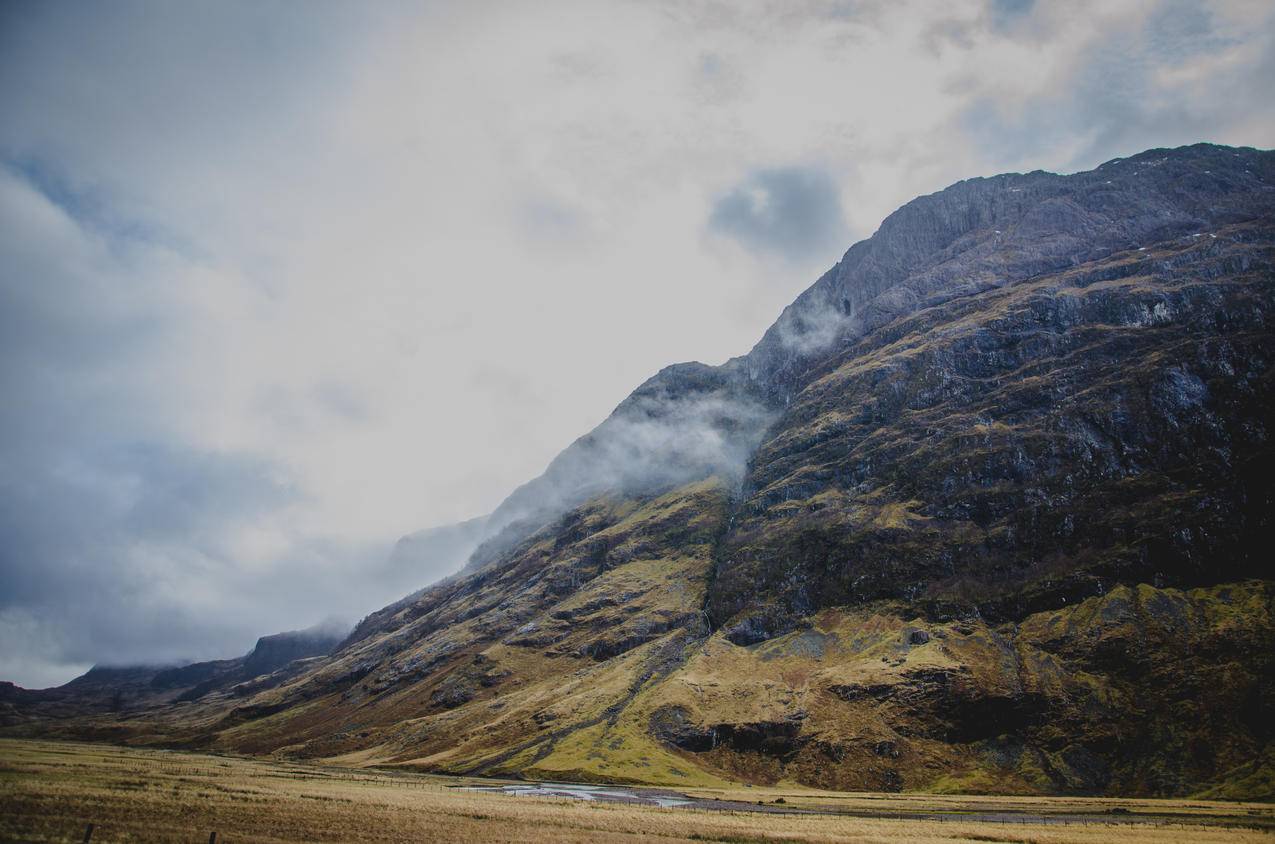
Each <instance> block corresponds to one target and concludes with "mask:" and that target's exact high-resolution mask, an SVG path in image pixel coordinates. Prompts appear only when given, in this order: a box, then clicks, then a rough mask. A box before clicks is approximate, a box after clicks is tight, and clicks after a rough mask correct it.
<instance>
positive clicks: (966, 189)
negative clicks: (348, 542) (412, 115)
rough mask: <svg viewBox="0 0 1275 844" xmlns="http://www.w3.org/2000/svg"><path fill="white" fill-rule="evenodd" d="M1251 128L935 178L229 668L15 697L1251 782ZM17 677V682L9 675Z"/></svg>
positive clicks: (1192, 781)
mask: <svg viewBox="0 0 1275 844" xmlns="http://www.w3.org/2000/svg"><path fill="white" fill-rule="evenodd" d="M1273 312H1275V153H1272V152H1267V151H1258V150H1254V149H1248V148H1227V147H1218V146H1212V145H1203V144H1202V145H1196V146H1192V147H1185V148H1181V149H1175V150H1150V151H1148V152H1145V153H1142V154H1139V155H1137V156H1134V157H1132V158H1128V159H1118V160H1115V161H1111V162H1107V163H1106V164H1104V165H1102V166H1101V167H1098V168H1097V169H1095V170H1093V171H1089V172H1084V173H1077V174H1072V175H1065V176H1064V175H1056V174H1052V173H1045V172H1034V173H1028V174H1007V175H1001V176H995V177H992V178H980V179H971V180H968V181H964V182H960V183H957V184H955V185H952V186H951V187H949V188H947V189H945V190H943V191H940V192H938V193H936V194H932V195H930V196H924V197H920V198H918V199H916V200H913V201H912V202H910V203H908V204H907V205H905V206H903V207H902V208H900V209H899V210H898V211H896V212H895V213H893V214H891V215H890V216H889V217H888V218H887V219H886V220H885V221H884V222H883V223H882V225H881V227H880V229H879V230H878V231H877V232H876V233H875V234H874V235H873V236H872V237H871V238H868V239H867V240H864V241H862V242H860V243H857V244H855V245H854V246H853V247H851V248H850V250H849V251H848V252H847V253H846V254H845V256H844V257H843V258H842V260H841V261H840V262H839V263H838V264H837V265H836V266H835V267H833V268H832V269H831V270H829V271H828V272H827V273H826V274H825V275H824V276H823V277H821V278H820V279H819V280H818V281H816V282H815V284H814V285H813V286H812V287H810V288H809V289H808V290H807V291H806V292H805V293H803V294H802V295H801V296H800V297H798V299H797V300H796V301H795V302H794V303H793V304H792V305H791V306H789V307H788V308H787V309H786V310H785V311H784V312H783V314H782V315H781V316H780V318H779V319H778V321H777V322H776V323H775V324H774V325H773V326H772V327H771V328H770V329H769V330H768V331H767V332H766V334H765V335H764V336H763V337H762V339H761V340H760V342H759V343H758V344H757V345H756V346H755V347H754V348H753V349H752V351H750V352H749V353H748V354H746V355H744V356H742V357H739V358H735V359H733V360H731V361H729V362H727V363H726V364H724V365H722V366H719V367H710V366H705V365H702V364H697V363H689V364H678V365H676V366H672V367H669V368H667V369H664V370H662V371H661V372H659V373H658V374H656V375H655V376H654V377H652V378H651V379H650V380H648V381H647V382H646V383H645V384H643V385H641V386H640V387H639V388H638V389H637V390H636V391H635V392H634V393H633V394H632V395H631V396H630V397H629V398H628V399H626V400H625V401H624V402H623V403H622V404H621V405H620V406H619V407H618V408H617V409H616V410H615V412H614V413H613V414H612V415H611V416H610V417H609V418H608V419H607V420H606V421H605V422H603V423H602V425H600V426H599V427H598V428H597V429H595V430H594V431H592V432H591V433H589V434H587V435H586V436H584V437H582V438H581V439H580V440H577V441H576V442H575V443H574V444H572V445H571V446H570V447H569V448H568V449H566V450H565V451H564V452H563V453H562V454H561V455H560V456H559V457H558V458H557V459H555V460H554V461H553V463H552V464H551V465H550V466H549V468H548V469H547V470H546V472H545V473H544V474H543V475H542V476H541V477H539V478H537V479H535V480H533V481H531V482H529V483H528V484H526V485H525V486H523V487H522V488H520V489H519V490H517V491H515V492H514V493H513V494H512V495H511V496H510V498H509V499H508V500H507V501H506V502H505V503H504V504H502V505H501V507H500V508H498V509H497V510H496V511H495V512H494V513H493V514H492V515H491V516H489V517H486V518H485V520H484V522H483V528H482V530H483V534H484V536H485V537H486V538H485V541H483V543H482V544H481V545H479V546H478V547H477V550H475V551H474V552H473V554H472V555H471V556H470V558H469V561H468V563H467V564H466V566H465V568H464V569H463V570H462V571H461V572H460V573H459V574H457V575H456V576H454V577H451V578H449V579H447V580H445V581H443V582H441V583H439V584H437V585H435V586H433V587H430V588H427V589H424V590H422V591H420V592H418V593H415V594H413V595H411V596H409V597H408V598H405V599H404V600H402V601H399V602H396V603H395V604H393V605H391V606H390V607H387V608H386V609H384V610H382V611H380V612H378V613H374V614H372V615H371V616H369V617H368V618H366V619H364V621H363V622H362V623H360V624H359V625H358V627H356V628H355V630H354V631H353V633H351V635H350V636H349V637H348V638H347V639H346V640H345V641H344V642H343V643H342V644H341V645H340V646H339V647H338V648H337V649H336V650H335V651H333V652H332V653H331V654H329V655H327V656H325V657H323V658H321V659H316V660H314V661H313V662H312V663H307V664H305V665H304V667H303V668H302V669H301V670H299V671H297V672H296V673H295V674H292V675H290V676H288V677H286V678H285V679H283V680H282V681H281V682H279V683H275V684H271V685H270V687H268V688H266V687H263V688H261V689H259V690H252V691H250V692H249V693H247V694H245V695H243V696H238V697H237V696H235V695H232V694H229V693H227V692H225V691H221V692H218V693H215V694H209V695H205V696H203V697H201V698H199V699H188V700H184V701H173V702H171V703H167V704H165V705H164V706H160V707H155V708H152V709H150V710H148V711H146V712H145V713H139V714H136V715H127V714H125V715H123V716H121V715H120V714H118V713H110V714H105V715H96V716H94V717H92V718H87V719H79V720H76V719H71V720H70V721H68V722H64V723H59V724H51V723H49V722H40V723H36V722H24V723H23V724H21V725H19V726H18V727H14V728H11V729H10V731H13V730H19V731H28V732H30V731H38V732H43V733H46V734H47V733H50V732H52V733H55V734H68V735H69V734H84V733H85V732H86V731H91V730H103V729H108V728H109V729H111V730H114V731H115V732H114V733H113V735H117V736H119V737H121V738H123V739H125V740H130V741H136V742H149V743H162V744H180V745H187V746H199V747H212V748H218V749H225V750H235V751H241V752H250V753H267V752H269V753H276V752H284V753H287V754H290V755H295V756H300V757H309V758H322V759H332V760H339V761H341V762H344V763H347V764H379V765H405V766H411V767H416V768H421V769H426V770H433V771H446V772H455V773H475V774H503V775H511V776H525V777H543V778H554V779H586V780H613V781H632V782H658V783H668V784H674V785H676V784H686V785H690V784H705V783H714V782H721V781H723V780H734V781H740V780H742V781H749V782H774V781H777V780H781V779H783V780H788V781H796V782H801V783H807V784H810V785H817V786H823V787H832V788H841V789H876V790H898V789H927V790H940V791H945V790H946V791H998V792H1019V793H1095V794H1131V795H1184V794H1207V795H1211V796H1221V797H1266V798H1269V797H1272V796H1275V751H1273V750H1272V749H1271V745H1270V739H1271V731H1272V727H1271V725H1272V724H1273V723H1275V718H1273V716H1275V664H1273V661H1275V656H1273V655H1275V615H1273V611H1275V606H1273V601H1275V582H1273V581H1272V571H1271V567H1270V563H1269V560H1268V558H1269V552H1266V553H1264V552H1263V550H1262V549H1263V548H1265V547H1269V546H1270V544H1271V541H1272V539H1275V537H1273V536H1272V525H1271V515H1270V514H1271V512H1272V504H1273V503H1275V502H1273V501H1272V497H1273V496H1272V491H1273V484H1272V481H1271V478H1272V477H1275V461H1273V459H1272V458H1273V452H1272V445H1271V442H1270V436H1271V432H1272V431H1275V418H1272V416H1273V415H1275V368H1273V362H1275V333H1273V332H1272V326H1271V319H1272V317H1271V314H1272V313H1273ZM15 705H17V706H21V704H15Z"/></svg>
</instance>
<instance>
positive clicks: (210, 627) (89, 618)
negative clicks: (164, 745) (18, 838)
mask: <svg viewBox="0 0 1275 844" xmlns="http://www.w3.org/2000/svg"><path fill="white" fill-rule="evenodd" d="M1273 14H1275V6H1272V4H1271V3H1269V2H1268V0H1256V2H1251V3H1245V2H1235V3H1216V4H1197V3H1192V2H1116V0H1102V1H1101V2H1094V3H1083V2H1060V3H1056V4H1050V3H1044V2H1037V3H1034V4H1033V3H1032V2H1030V0H996V1H995V2H980V1H977V0H969V2H943V3H935V2H928V0H925V1H924V2H916V3H907V2H894V1H893V0H892V2H884V3H872V2H848V1H847V2H814V3H806V4H801V3H794V2H780V3H775V4H763V3H734V2H722V3H683V2H671V3H657V2H650V3H604V2H598V0H588V2H581V3H569V2H548V3H540V2H535V3H532V2H519V3H514V2H511V3H504V4H501V3H476V2H452V3H424V2H421V3H408V4H393V3H389V2H378V3H355V2H349V3H344V4H322V3H316V2H309V1H308V0H307V2H301V0H295V2H251V3H233V2H216V3H211V2H209V3H190V2H159V1H158V0H156V2H150V3H124V2H94V3H82V2H75V3H62V2H44V1H43V0H31V1H30V2H21V1H19V2H14V1H13V0H10V2H6V3H4V4H3V5H2V6H0V377H2V378H3V384H2V386H3V391H4V392H3V401H2V402H0V679H10V680H14V681H17V682H19V683H20V684H23V685H27V686H32V687H39V686H46V685H50V684H55V683H60V682H63V681H65V680H67V679H70V678H71V677H73V676H74V675H76V674H77V673H79V672H81V671H83V670H84V669H85V668H87V667H88V665H90V664H92V663H94V662H111V663H126V662H140V661H170V660H178V659H193V658H210V657H222V656H230V655H234V654H236V653H242V652H244V651H246V650H247V649H248V648H249V647H250V646H251V644H252V642H253V640H254V639H255V637H256V636H258V635H260V634H264V633H272V632H276V631H278V630H284V629H291V628H296V627H303V626H307V625H309V624H312V623H315V622H317V621H319V620H321V619H323V618H325V617H328V616H333V615H335V616H339V617H344V618H346V619H350V620H354V619H357V617H358V616H360V615H362V614H363V613H366V612H368V611H370V610H372V609H375V608H376V607H378V606H380V605H381V604H382V603H384V602H386V601H388V600H391V599H393V598H395V597H398V596H399V595H400V594H402V593H404V592H406V591H410V590H411V589H413V588H415V587H417V586H420V585H423V584H424V583H426V582H428V581H430V580H432V579H434V578H435V577H437V576H438V575H439V574H441V572H437V571H430V570H420V571H402V570H395V569H393V568H392V567H389V566H387V565H386V564H385V562H384V561H385V558H386V553H387V551H388V549H389V547H390V545H391V544H392V542H393V541H394V539H396V538H397V537H398V536H399V535H401V534H404V533H407V532H409V531H413V530H417V529H420V528H423V527H428V526H431V525H436V524H442V523H447V522H451V521H456V520H459V519H462V518H466V517H470V516H475V515H479V514H482V513H485V512H488V511H490V510H491V509H492V508H494V507H495V506H496V505H497V504H498V503H499V502H500V500H501V499H502V498H503V497H504V496H505V495H506V494H507V493H508V492H509V491H510V490H512V489H513V487H515V486H516V485H517V484H519V483H521V482H523V481H526V480H528V479H529V478H531V477H533V476H535V475H537V474H538V473H539V472H541V471H542V470H543V469H544V467H545V465H546V464H547V463H548V461H549V460H550V459H551V458H552V457H553V456H554V455H555V454H556V453H557V452H558V451H559V450H560V449H562V448H563V447H564V446H566V445H567V444H568V443H569V442H571V440H573V439H574V438H575V437H577V436H579V435H580V434H582V433H584V432H585V431H587V430H588V429H589V428H591V427H592V426H593V425H595V424H597V423H598V422H599V421H601V420H602V419H603V418H604V417H605V416H606V415H607V413H608V412H609V411H610V410H611V409H612V407H614V405H616V404H617V403H618V402H619V401H620V400H621V399H623V398H624V397H625V395H627V394H628V392H629V391H630V390H631V389H632V388H633V387H635V386H636V385H637V384H638V383H640V382H641V381H642V380H644V379H645V378H647V377H648V376H650V375H651V374H653V373H654V372H655V371H656V370H658V369H660V368H661V367H663V366H664V365H666V364H669V363H672V362H676V361H683V360H701V361H705V362H708V363H720V362H722V361H723V360H725V359H726V358H728V357H731V356H733V355H736V354H740V353H743V352H746V351H747V350H748V349H749V347H750V346H751V345H752V343H753V342H755V341H756V340H757V339H758V338H759V337H760V335H761V333H762V332H763V330H764V329H765V328H766V327H767V325H769V324H770V322H771V321H772V320H773V319H774V318H775V317H776V316H777V315H778V313H779V311H780V310H781V309H782V307H783V306H784V305H785V304H787V303H788V302H789V301H791V300H792V299H793V297H794V296H795V295H796V294H797V293H798V292H800V291H801V290H802V289H803V288H804V287H806V286H807V285H809V284H810V283H811V282H812V281H813V280H814V279H815V278H816V277H817V276H818V275H819V274H820V273H821V272H822V271H824V270H825V269H827V268H828V267H829V266H831V265H832V264H833V263H834V262H835V261H836V260H837V259H838V258H839V257H840V255H841V253H842V252H843V251H844V250H845V249H846V248H847V247H848V246H849V245H850V244H851V243H852V242H853V241H855V240H857V239H860V238H862V237H866V236H868V235H870V234H871V233H872V232H873V230H874V229H875V228H876V226H877V225H878V223H879V222H880V221H881V219H882V217H884V216H885V215H886V214H887V213H889V212H890V211H891V210H893V209H894V208H896V207H897V206H898V205H900V204H902V203H903V202H905V201H907V200H908V199H910V198H912V197H913V196H915V195H917V194H921V193H928V192H932V191H935V190H938V189H941V188H943V187H944V186H946V185H948V184H950V183H952V182H954V181H956V180H959V179H962V178H965V177H969V176H974V175H990V174H993V173H997V172H1004V171H1012V170H1019V171H1021V170H1030V169H1036V168H1043V169H1048V170H1055V171H1073V170H1077V169H1087V168H1089V167H1092V166H1094V165H1096V164H1099V163H1101V162H1102V161H1105V160H1107V159H1110V158H1113V157H1116V156H1122V155H1128V154H1131V153H1134V152H1137V151H1140V150H1142V149H1144V148H1147V147H1154V146H1173V145H1179V144H1185V143H1191V142H1195V141H1200V140H1211V141H1217V142H1222V143H1229V144H1241V145H1252V146H1261V147H1270V146H1272V145H1275V113H1273V112H1275V110H1273V109H1272V108H1271V105H1270V97H1271V90H1272V87H1273V86H1275V45H1273V43H1272V40H1273V35H1275V21H1273V19H1272V15H1273Z"/></svg>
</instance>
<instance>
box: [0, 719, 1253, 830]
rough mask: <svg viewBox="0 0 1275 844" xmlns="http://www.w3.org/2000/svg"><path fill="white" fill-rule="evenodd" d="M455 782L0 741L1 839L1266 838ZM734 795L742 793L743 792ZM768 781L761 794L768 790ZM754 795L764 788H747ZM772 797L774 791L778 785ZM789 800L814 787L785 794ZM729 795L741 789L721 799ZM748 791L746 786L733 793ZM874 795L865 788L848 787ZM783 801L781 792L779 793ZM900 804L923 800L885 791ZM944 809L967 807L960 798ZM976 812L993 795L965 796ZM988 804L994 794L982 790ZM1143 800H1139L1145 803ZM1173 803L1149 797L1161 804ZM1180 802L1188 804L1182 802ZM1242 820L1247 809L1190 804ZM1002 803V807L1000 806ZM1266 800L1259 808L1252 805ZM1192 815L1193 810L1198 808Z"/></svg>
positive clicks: (1036, 804)
mask: <svg viewBox="0 0 1275 844" xmlns="http://www.w3.org/2000/svg"><path fill="white" fill-rule="evenodd" d="M456 782H457V781H456V780H454V779H444V778H439V777H430V776H415V775H405V774H385V773H379V772H372V771H355V770H349V769H337V768H330V767H328V768H325V767H321V766H310V765H298V764H293V763H289V762H278V761H266V760H254V759H240V758H227V757H218V756H204V755H200V754H193V753H180V752H166V751H157V750H138V749H129V748H118V747H109V746H102V745H91V744H70V743H58V742H35V741H13V740H0V839H2V840H6V841H8V840H20V841H80V840H81V839H82V837H83V834H84V829H85V826H86V824H88V823H90V822H91V823H93V824H95V830H94V834H93V841H95V842H96V841H205V840H207V837H208V834H209V833H210V832H212V831H216V832H217V833H218V835H217V840H218V841H219V842H223V841H224V842H238V841H509V842H533V844H534V842H551V841H552V842H572V841H604V842H607V841H640V840H662V841H671V842H675V841H720V842H797V841H800V842H831V841H859V842H955V841H984V842H1014V843H1015V844H1027V842H1040V844H1101V842H1107V841H1111V840H1113V839H1115V838H1117V837H1118V838H1119V840H1121V841H1126V842H1133V843H1134V844H1153V842H1170V841H1184V840H1189V841H1194V842H1206V843H1207V842H1219V844H1223V842H1228V843H1229V842H1243V841H1260V840H1270V839H1269V837H1268V836H1267V835H1265V834H1263V833H1260V832H1257V831H1254V830H1249V829H1239V828H1232V829H1227V828H1222V827H1219V826H1206V825H1205V823H1206V822H1207V821H1206V822H1191V820H1190V818H1189V817H1186V816H1184V817H1183V820H1184V821H1187V822H1186V823H1176V824H1172V825H1159V826H1157V825H1148V824H1132V825H1129V824H1126V825H1121V826H1119V827H1114V826H1111V825H1107V824H1101V823H1083V824H1073V825H1070V826H1059V825H1045V824H1042V823H1039V822H1037V823H1021V824H1020V823H1010V824H1007V823H988V822H966V821H959V820H955V821H943V822H936V821H913V820H896V819H891V818H882V819H869V818H859V817H847V816H836V815H779V814H775V815H766V814H758V813H748V812H716V811H707V810H688V809H655V808H645V807H633V806H623V805H616V804H600V803H581V802H575V801H569V800H556V799H550V798H534V797H509V796H504V795H493V794H479V793H474V792H465V791H458V790H456V789H454V788H451V787H450V786H452V785H455V784H456ZM741 791H743V790H741ZM769 791H772V790H768V791H767V792H766V794H767V795H769ZM747 792H748V793H747V795H746V796H748V797H750V798H753V799H754V800H755V799H758V798H759V796H760V795H761V792H760V791H758V792H754V791H753V790H751V789H750V790H747ZM775 793H776V794H778V793H780V792H779V791H775ZM783 793H784V794H789V795H790V796H791V797H793V798H797V799H801V798H802V797H806V798H812V799H813V797H815V796H819V797H820V798H821V800H820V801H818V802H824V801H826V799H828V798H829V797H831V795H828V794H820V793H817V792H801V791H788V792H783ZM731 796H737V795H731ZM738 796H745V795H738ZM845 798H846V799H847V800H853V801H856V802H857V803H870V802H871V800H872V799H873V797H872V796H871V795H847V796H845ZM786 799H787V798H786ZM889 799H890V801H891V804H890V805H891V807H892V808H891V811H895V810H897V809H896V808H894V807H896V806H897V805H898V804H899V801H903V803H905V804H906V808H907V809H932V808H935V806H934V805H933V804H932V803H931V802H930V801H931V800H932V798H927V797H923V796H919V795H915V796H908V797H903V798H899V797H891V798H889ZM938 799H940V800H941V801H942V802H943V804H944V806H945V807H946V808H948V809H951V808H954V807H956V808H959V807H961V806H964V808H966V809H967V810H968V809H972V808H976V807H975V806H974V805H973V804H972V803H970V802H966V803H962V802H961V801H962V798H954V797H943V798H938ZM971 800H977V801H980V802H979V806H978V807H977V808H981V806H982V805H984V804H986V803H987V802H988V801H989V798H972V799H971ZM991 802H992V803H995V802H996V801H995V800H991ZM1147 802H1149V801H1140V802H1139V803H1138V805H1139V806H1143V805H1144V804H1146V803H1147ZM1019 804H1022V805H1026V806H1028V807H1029V808H1030V809H1031V810H1032V811H1036V812H1048V811H1059V810H1060V808H1061V810H1062V811H1074V810H1076V809H1078V808H1081V806H1079V805H1078V804H1076V803H1075V802H1067V803H1063V804H1059V805H1057V806H1054V805H1051V801H1048V800H1043V799H1031V800H1024V799H1021V798H1014V805H1019ZM1173 805H1176V804H1172V803H1170V802H1169V801H1155V810H1156V811H1167V810H1168V809H1169V808H1170V807H1171V806H1173ZM1182 805H1183V808H1184V810H1185V809H1187V808H1189V806H1187V805H1186V804H1185V803H1183V804H1182ZM1199 805H1200V806H1204V807H1206V808H1207V809H1208V810H1209V811H1210V812H1218V811H1225V812H1226V813H1228V814H1229V815H1230V816H1232V817H1233V818H1234V817H1246V816H1247V814H1246V813H1247V812H1248V811H1249V808H1250V807H1244V806H1236V805H1230V804H1199ZM998 808H1001V809H1006V808H1009V806H1008V805H1005V804H998ZM1268 808H1269V807H1264V806H1258V807H1256V809H1257V810H1259V811H1266V810H1267V809H1268ZM1193 811H1203V809H1200V808H1197V809H1194V810H1193Z"/></svg>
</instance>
